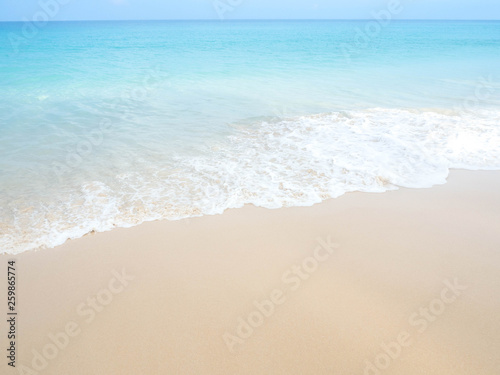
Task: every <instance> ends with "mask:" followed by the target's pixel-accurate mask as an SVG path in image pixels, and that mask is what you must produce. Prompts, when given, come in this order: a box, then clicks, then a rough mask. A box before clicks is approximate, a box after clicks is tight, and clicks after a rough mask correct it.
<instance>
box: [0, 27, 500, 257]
mask: <svg viewBox="0 0 500 375" xmlns="http://www.w3.org/2000/svg"><path fill="white" fill-rule="evenodd" d="M368 22H374V21H368V20H366V21H224V22H221V21H213V22H208V21H171V22H167V21H165V22H159V21H158V22H157V21H150V22H135V21H134V22H132V21H130V22H54V23H49V24H47V25H45V26H43V27H40V29H39V30H38V32H37V33H36V34H35V35H26V34H23V31H22V28H23V24H22V23H0V85H1V86H0V87H1V90H0V131H1V133H0V210H1V211H0V247H1V251H3V252H13V253H15V252H20V251H24V250H28V249H33V248H39V247H51V246H55V245H58V244H61V243H63V242H64V241H65V240H67V239H68V238H77V237H80V236H82V235H84V234H86V233H89V232H91V231H105V230H109V229H112V228H113V227H126V226H132V225H136V224H138V223H141V222H143V221H147V220H155V219H179V218H183V217H191V216H199V215H205V214H216V213H221V212H223V211H224V210H225V209H227V208H230V207H240V206H242V205H244V204H255V205H258V206H263V207H268V208H278V207H286V206H298V205H311V204H314V203H317V202H320V201H322V200H324V199H328V198H332V197H338V196H340V195H342V194H344V193H346V192H349V191H370V192H382V191H386V190H391V189H395V188H397V187H415V188H421V187H429V186H432V185H435V184H440V183H444V182H445V180H446V177H447V175H448V172H449V169H450V168H467V169H500V121H499V119H500V117H499V114H500V22H493V21H488V22H486V21H483V22H475V21H474V22H473V21H469V22H463V21H462V22H458V21H457V22H454V21H428V22H424V21H392V22H391V23H389V24H387V25H382V26H380V27H379V29H380V30H379V32H376V33H372V34H371V35H366V33H364V34H360V33H361V31H360V30H364V29H365V27H366V25H367V24H368ZM360 35H361V36H360ZM15 36H18V37H23V38H24V39H22V41H21V42H19V40H20V39H19V38H16V39H14V37H15ZM13 40H17V43H14V44H13V43H12V41H13Z"/></svg>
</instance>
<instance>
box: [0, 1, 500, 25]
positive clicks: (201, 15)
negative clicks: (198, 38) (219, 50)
mask: <svg viewBox="0 0 500 375" xmlns="http://www.w3.org/2000/svg"><path fill="white" fill-rule="evenodd" d="M391 6H393V7H394V8H393V9H399V10H400V11H399V12H398V13H397V15H396V14H395V18H396V17H397V18H400V19H497V20H498V19H500V1H499V0H0V21H26V20H29V21H31V20H33V19H37V17H40V19H42V18H44V17H46V18H48V20H53V21H70V20H130V19H141V20H142V19H215V20H221V19H225V20H230V19H369V18H372V17H373V14H374V12H380V11H382V10H388V9H389V8H390V7H391Z"/></svg>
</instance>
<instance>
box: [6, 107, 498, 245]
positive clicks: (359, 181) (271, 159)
mask: <svg viewBox="0 0 500 375" xmlns="http://www.w3.org/2000/svg"><path fill="white" fill-rule="evenodd" d="M499 119H500V112H495V111H482V112H481V113H474V114H473V113H460V114H459V113H450V112H448V113H446V112H443V111H415V110H412V111H410V110H399V109H372V110H367V111H352V112H338V113H332V114H321V115H315V116H307V117H299V118H290V119H286V120H281V121H269V122H264V123H260V124H255V125H253V126H250V127H249V126H241V127H236V129H235V131H234V132H233V134H232V135H231V136H229V137H227V138H226V139H225V140H224V141H222V142H219V143H217V144H211V145H210V146H209V147H208V146H207V150H205V152H204V153H202V154H201V155H198V156H187V155H183V156H180V155H179V156H177V157H176V158H174V160H172V163H171V164H170V165H168V166H165V165H152V164H151V165H150V167H149V168H148V169H147V170H144V169H138V170H136V171H134V170H129V171H127V172H124V173H122V174H120V175H118V176H116V177H115V178H114V180H113V182H112V183H108V184H105V183H103V182H100V181H89V182H87V183H85V184H84V185H82V186H81V187H80V189H79V190H78V191H76V190H75V191H68V192H66V193H62V192H61V195H60V196H58V197H53V198H47V199H44V200H43V202H40V201H36V200H32V201H29V200H28V201H25V200H16V201H12V202H11V203H10V205H9V207H7V211H6V213H5V215H3V214H2V217H1V219H2V222H1V223H0V232H1V233H2V236H1V237H0V248H1V249H2V251H4V252H10V253H19V252H22V251H26V250H30V249H36V248H43V247H53V246H56V245H59V244H62V243H64V242H65V241H66V240H67V239H70V238H78V237H81V236H83V235H85V234H86V233H89V232H91V231H107V230H110V229H112V228H114V227H129V226H133V225H137V224H139V223H141V222H144V221H150V220H156V219H171V220H175V219H181V218H186V217H194V216H201V215H211V214H219V213H222V212H223V211H224V210H226V209H228V208H236V207H241V206H243V205H244V204H254V205H256V206H261V207H266V208H279V207H287V206H308V205H312V204H315V203H318V202H321V201H323V200H325V199H328V198H335V197H339V196H341V195H342V194H344V193H346V192H351V191H363V192H384V191H387V190H392V189H396V188H397V187H408V188H427V187H431V186H433V185H436V184H443V183H445V181H446V178H447V176H448V172H449V170H450V168H460V169H471V170H479V169H489V170H493V169H500V121H499Z"/></svg>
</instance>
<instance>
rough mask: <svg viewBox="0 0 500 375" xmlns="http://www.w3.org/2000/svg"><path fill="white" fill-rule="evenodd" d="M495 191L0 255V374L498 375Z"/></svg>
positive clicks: (248, 216)
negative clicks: (0, 316)
mask: <svg viewBox="0 0 500 375" xmlns="http://www.w3.org/2000/svg"><path fill="white" fill-rule="evenodd" d="M499 191H500V173H499V172H497V171H463V170H453V171H452V172H451V174H450V176H449V178H448V182H447V183H446V184H444V185H438V186H434V187H432V188H429V189H404V188H403V189H399V190H395V191H388V192H385V193H362V192H354V193H348V194H346V195H343V196H341V197H339V198H336V199H329V200H326V201H324V202H322V203H319V204H316V205H314V206H311V207H291V208H280V209H274V210H272V209H265V208H258V207H255V206H251V205H247V206H245V207H243V208H239V209H231V210H227V211H226V212H224V213H223V214H221V215H212V216H210V215H209V216H203V217H198V218H189V219H184V220H178V221H168V220H162V221H154V222H147V223H144V224H141V225H139V226H135V227H133V228H117V229H114V230H112V231H110V232H104V233H96V234H89V235H87V236H84V237H83V238H80V239H76V240H71V241H68V242H66V243H65V244H64V245H62V246H57V247H55V248H52V249H42V250H39V251H27V252H23V253H20V254H17V255H9V254H3V255H1V256H0V259H1V264H2V267H1V269H0V277H1V279H2V280H4V279H5V278H6V276H7V275H6V269H7V261H8V260H10V259H15V260H16V264H17V278H18V287H17V296H18V297H17V298H18V308H17V310H18V316H17V319H18V321H17V327H18V332H17V334H18V344H17V353H16V356H17V364H16V367H17V368H16V369H11V368H7V366H4V367H3V370H2V373H3V374H6V375H8V374H17V373H22V372H20V371H21V368H23V371H25V373H27V374H28V373H40V374H50V375H67V374H71V375H80V374H82V375H83V374H106V375H113V374H121V375H125V374H133V375H136V374H274V375H276V374H287V375H288V374H311V375H313V374H314V375H318V374H359V375H362V374H371V375H373V374H387V375H390V374H405V375H413V374H426V375H434V374H436V375H444V374H454V375H460V374H463V375H470V374H484V375H497V374H498V373H500V355H499V351H500V320H499V319H498V313H499V312H500V300H499V299H498V298H497V296H498V291H499V290H500V194H499ZM6 298H7V296H6V288H1V290H0V300H1V301H6ZM3 329H4V328H3ZM5 337H6V335H4V334H3V333H2V339H3V340H2V341H1V342H2V343H5V345H4V346H6V345H7V342H6V340H5V339H4V338H5ZM6 347H8V346H6ZM4 360H6V359H4ZM28 370H30V371H33V372H28Z"/></svg>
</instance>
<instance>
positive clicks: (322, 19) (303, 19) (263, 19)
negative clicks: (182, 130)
mask: <svg viewBox="0 0 500 375" xmlns="http://www.w3.org/2000/svg"><path fill="white" fill-rule="evenodd" d="M372 20H374V18H229V19H218V18H158V19H81V20H79V19H75V20H48V21H45V22H47V23H49V22H53V23H56V22H131V21H215V22H231V21H372ZM393 21H396V22H397V21H470V22H473V21H486V22H487V21H500V19H496V18H491V19H489V18H472V19H470V18H401V19H392V20H391V22H393ZM7 22H11V23H24V22H33V21H32V20H20V21H14V20H0V23H7Z"/></svg>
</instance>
